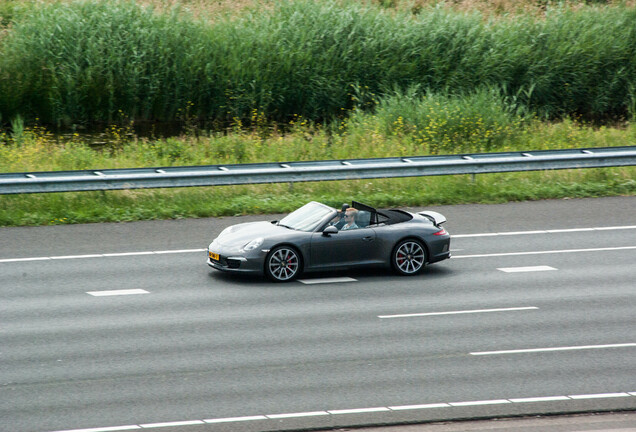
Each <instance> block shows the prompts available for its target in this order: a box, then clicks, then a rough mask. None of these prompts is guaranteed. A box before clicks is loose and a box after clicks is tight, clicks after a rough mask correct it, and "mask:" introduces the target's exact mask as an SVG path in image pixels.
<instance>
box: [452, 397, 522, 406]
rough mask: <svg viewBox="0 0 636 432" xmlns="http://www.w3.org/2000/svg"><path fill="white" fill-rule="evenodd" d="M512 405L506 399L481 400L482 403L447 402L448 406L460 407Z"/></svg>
mask: <svg viewBox="0 0 636 432" xmlns="http://www.w3.org/2000/svg"><path fill="white" fill-rule="evenodd" d="M509 403H512V402H510V401H509V400H508V399H495V400H482V401H467V402H449V403H448V404H449V405H450V406H454V407H462V406H476V405H501V404H509Z"/></svg>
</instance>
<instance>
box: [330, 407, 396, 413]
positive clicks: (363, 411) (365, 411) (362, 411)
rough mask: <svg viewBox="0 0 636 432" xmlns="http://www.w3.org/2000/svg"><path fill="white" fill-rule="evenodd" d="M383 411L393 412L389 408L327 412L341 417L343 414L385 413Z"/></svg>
mask: <svg viewBox="0 0 636 432" xmlns="http://www.w3.org/2000/svg"><path fill="white" fill-rule="evenodd" d="M383 411H391V410H390V409H389V408H387V407H374V408H355V409H344V410H329V411H327V412H328V413H329V414H333V415H341V414H364V413H371V412H383Z"/></svg>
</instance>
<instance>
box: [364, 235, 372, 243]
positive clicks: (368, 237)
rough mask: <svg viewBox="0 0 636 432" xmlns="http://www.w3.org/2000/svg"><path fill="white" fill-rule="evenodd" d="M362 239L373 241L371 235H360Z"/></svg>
mask: <svg viewBox="0 0 636 432" xmlns="http://www.w3.org/2000/svg"><path fill="white" fill-rule="evenodd" d="M362 240H364V241H367V242H368V241H373V236H366V237H362Z"/></svg>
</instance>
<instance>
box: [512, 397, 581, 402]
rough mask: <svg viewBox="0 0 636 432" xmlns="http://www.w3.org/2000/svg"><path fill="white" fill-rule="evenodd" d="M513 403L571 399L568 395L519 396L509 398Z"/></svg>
mask: <svg viewBox="0 0 636 432" xmlns="http://www.w3.org/2000/svg"><path fill="white" fill-rule="evenodd" d="M508 400H509V401H510V402H512V403H530V402H552V401H563V400H570V398H569V397H567V396H542V397H530V398H517V399H508Z"/></svg>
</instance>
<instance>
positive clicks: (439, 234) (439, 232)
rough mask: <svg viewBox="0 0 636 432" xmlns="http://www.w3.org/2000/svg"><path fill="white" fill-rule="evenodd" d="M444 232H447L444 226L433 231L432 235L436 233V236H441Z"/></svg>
mask: <svg viewBox="0 0 636 432" xmlns="http://www.w3.org/2000/svg"><path fill="white" fill-rule="evenodd" d="M446 234H448V232H447V231H446V230H445V229H444V228H442V229H441V230H439V231H437V232H436V233H433V235H436V236H442V235H446Z"/></svg>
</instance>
